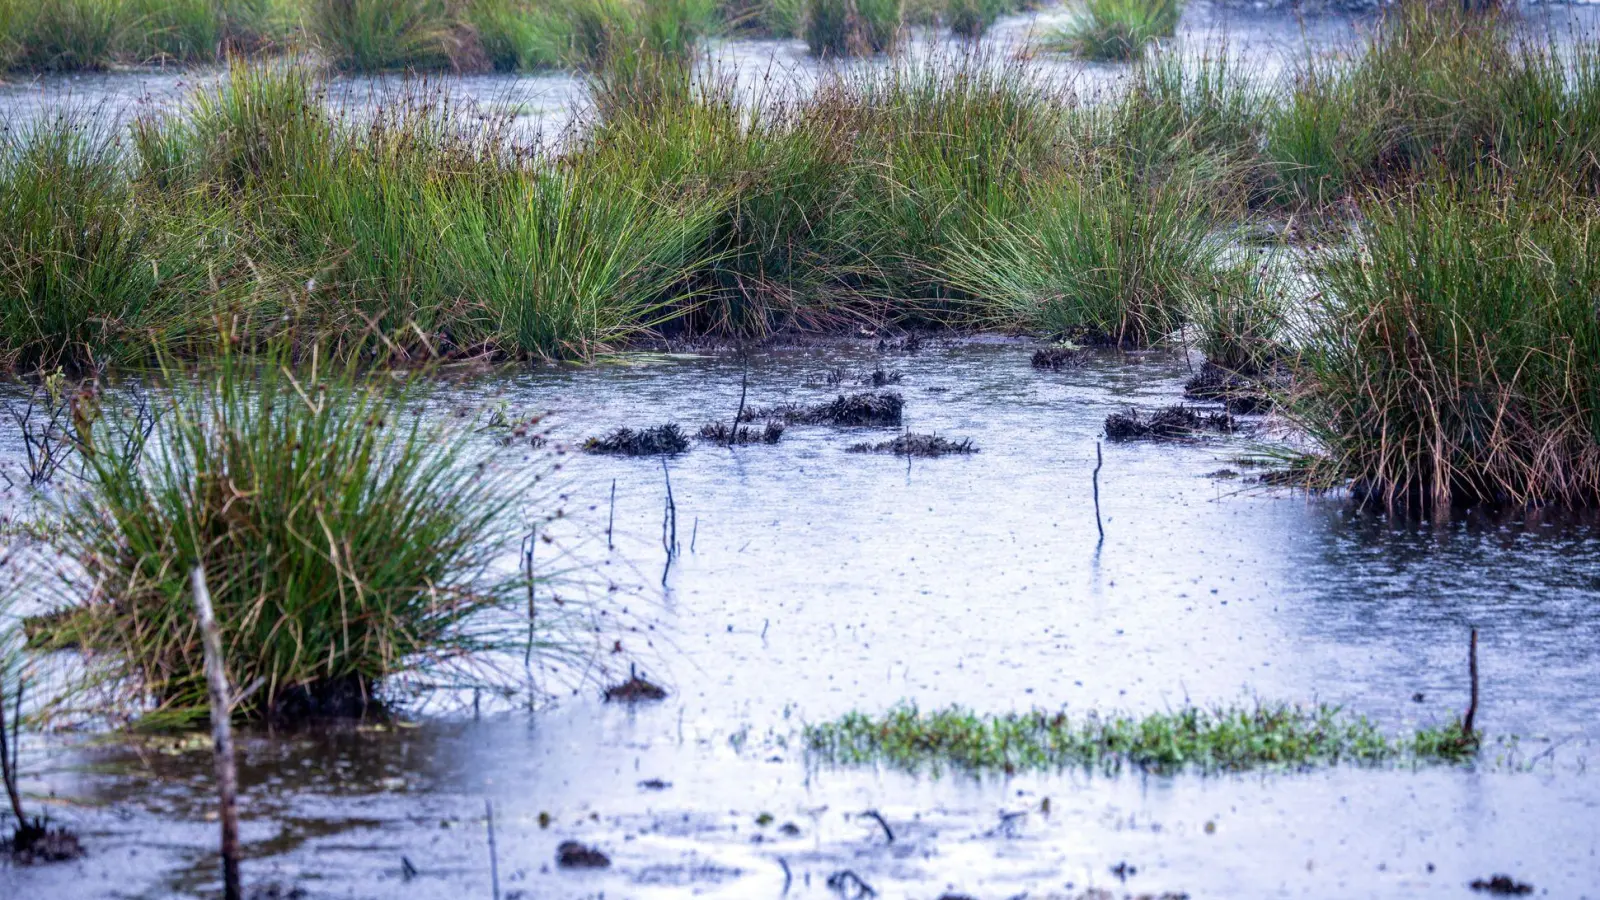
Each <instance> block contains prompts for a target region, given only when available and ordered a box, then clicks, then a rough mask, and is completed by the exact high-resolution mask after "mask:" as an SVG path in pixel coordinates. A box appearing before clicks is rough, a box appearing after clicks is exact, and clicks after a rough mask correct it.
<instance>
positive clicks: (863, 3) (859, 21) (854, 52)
mask: <svg viewBox="0 0 1600 900" xmlns="http://www.w3.org/2000/svg"><path fill="white" fill-rule="evenodd" d="M902 2H903V0H809V3H808V4H807V7H806V17H805V29H804V33H805V40H806V46H807V47H808V48H810V50H811V54H812V55H813V56H819V57H841V56H860V55H864V54H868V53H883V52H886V51H888V50H892V49H894V46H895V43H896V42H897V41H898V40H899V37H900V24H901V15H902Z"/></svg>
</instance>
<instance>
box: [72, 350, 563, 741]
mask: <svg viewBox="0 0 1600 900" xmlns="http://www.w3.org/2000/svg"><path fill="white" fill-rule="evenodd" d="M165 380H166V382H167V383H166V384H165V385H164V386H163V389H162V391H161V393H160V394H159V395H158V397H157V398H156V399H155V400H154V403H153V406H152V409H153V417H152V418H151V419H149V420H147V421H143V422H138V421H127V420H123V419H119V418H118V417H116V416H115V415H113V414H111V413H109V412H108V413H107V414H106V415H103V416H100V417H99V418H98V420H97V421H96V422H95V424H94V426H93V428H92V431H91V434H92V437H91V439H90V445H91V446H92V448H93V449H92V451H86V452H85V454H84V458H85V461H86V464H87V473H86V478H87V481H86V488H85V490H84V491H82V492H81V493H79V494H77V495H74V497H73V498H72V499H71V500H70V502H69V503H68V504H67V506H66V507H65V509H64V510H63V518H62V527H61V534H60V543H61V546H62V548H63V550H64V551H65V552H66V553H67V554H68V555H70V557H71V558H73V559H74V560H76V561H77V563H78V564H79V565H81V566H82V568H83V573H84V576H85V577H84V578H83V579H82V580H75V581H74V584H76V585H78V586H79V587H80V588H81V590H82V593H76V592H75V593H74V594H73V596H71V597H70V598H68V599H69V600H70V605H69V606H68V610H69V612H68V613H67V614H66V615H65V617H64V618H63V619H62V621H61V623H60V624H59V627H58V628H57V629H56V630H55V632H54V640H55V641H57V642H60V643H63V644H70V645H75V646H77V647H79V648H81V650H82V651H83V652H84V653H85V654H87V655H88V656H89V657H90V658H91V659H92V660H93V661H94V664H93V665H92V666H90V667H88V670H87V671H88V672H91V673H93V674H92V675H91V676H88V677H91V678H93V679H94V685H93V686H94V687H97V688H99V689H102V690H105V691H108V692H111V693H113V694H118V695H132V696H131V697H128V698H127V699H130V700H133V701H135V702H134V704H133V705H134V706H135V707H136V708H138V707H141V706H142V707H143V708H144V709H146V710H147V712H148V716H147V717H148V718H150V719H152V720H159V721H163V722H172V721H184V720H188V719H192V718H194V717H199V716H203V715H204V714H205V709H206V703H207V700H206V686H205V679H204V675H203V658H202V657H203V654H202V650H201V641H200V635H199V633H198V629H197V626H196V624H195V619H194V615H193V604H192V599H191V597H190V591H189V584H188V579H189V571H190V569H191V568H192V567H194V566H196V565H199V566H202V567H203V568H204V570H205V574H206V579H207V582H208V584H209V587H210V591H211V595H212V599H213V603H214V605H215V607H216V612H217V619H218V622H219V624H220V626H221V629H222V635H223V647H224V652H225V655H226V659H227V666H228V673H229V677H230V678H231V679H232V680H233V682H234V683H235V684H237V685H238V686H239V687H240V689H241V690H243V689H246V688H251V687H254V688H255V689H256V690H255V693H253V694H250V699H248V700H247V701H246V702H245V706H244V708H242V709H241V713H242V714H245V715H250V716H294V715H297V714H308V713H309V714H317V713H330V712H346V711H349V710H350V709H351V708H352V707H355V708H358V709H359V708H363V707H365V706H366V704H368V703H369V702H375V699H376V697H378V696H379V691H380V690H381V689H382V687H383V686H384V684H385V682H386V680H388V679H391V678H393V677H394V676H397V675H402V674H406V673H413V672H418V671H423V670H439V669H443V670H449V671H455V672H457V673H458V674H461V675H469V676H470V673H472V672H473V671H475V665H476V663H475V660H476V659H478V656H477V654H478V653H480V652H482V651H486V650H491V649H494V648H496V647H500V646H509V645H511V644H512V643H515V644H516V646H517V647H518V649H521V647H522V642H523V641H524V640H532V641H533V646H534V648H535V649H538V648H541V647H545V646H548V645H547V644H546V643H545V639H544V637H542V636H541V637H529V633H528V630H527V626H526V624H525V621H524V620H521V619H518V617H517V616H516V614H515V610H517V609H520V608H521V607H520V604H521V601H522V596H523V593H524V591H525V589H526V588H525V584H524V582H522V581H521V580H519V579H517V578H515V577H508V576H506V575H505V574H503V573H500V572H497V571H496V570H495V569H494V568H493V563H494V562H495V560H497V559H499V558H500V555H501V554H502V553H504V552H505V551H506V548H507V546H509V544H508V543H507V542H508V541H514V540H515V534H514V529H515V527H516V526H515V523H513V522H511V521H510V518H509V514H510V512H511V508H512V504H514V503H516V502H518V498H519V494H520V493H521V492H522V491H523V490H524V489H525V488H526V487H528V486H530V485H531V482H532V479H533V477H534V476H533V475H531V474H525V473H520V472H519V473H517V474H512V473H509V472H506V471H504V470H501V469H500V468H498V467H496V466H495V465H494V464H493V463H491V462H490V461H488V460H487V459H475V458H474V457H473V452H472V451H471V450H469V449H468V446H467V444H466V443H465V442H464V441H463V440H462V436H461V435H460V434H453V433H449V432H448V431H447V427H446V426H441V425H430V424H425V423H424V422H423V420H422V418H421V417H419V416H418V415H417V414H416V411H415V410H414V409H412V408H411V405H412V403H413V401H414V400H416V399H417V398H416V397H415V394H414V391H412V390H411V389H409V388H407V387H405V386H399V387H397V386H396V382H395V381H394V380H393V379H390V378H386V377H381V376H380V377H377V378H376V379H367V378H364V377H360V376H356V375H353V374H351V373H350V372H349V371H348V370H346V369H343V368H332V369H330V368H329V367H328V365H327V364H326V361H325V360H323V361H322V362H321V364H320V365H319V364H318V361H317V359H316V357H313V358H312V360H311V361H310V365H309V366H308V367H304V368H301V367H291V366H290V364H289V360H288V358H287V357H286V356H284V355H283V354H282V353H281V351H280V352H277V353H275V354H274V355H271V356H269V357H268V358H266V359H255V360H250V361H247V360H245V359H242V358H239V357H236V356H234V355H233V354H231V353H224V354H223V355H222V357H221V358H220V359H219V360H218V361H217V363H216V365H215V367H213V368H208V369H206V370H204V371H203V373H202V375H201V376H200V377H199V378H197V379H195V380H190V379H188V378H186V377H183V376H178V375H176V374H174V373H172V372H170V371H169V372H167V373H166V379H165ZM543 634H548V632H545V633H543Z"/></svg>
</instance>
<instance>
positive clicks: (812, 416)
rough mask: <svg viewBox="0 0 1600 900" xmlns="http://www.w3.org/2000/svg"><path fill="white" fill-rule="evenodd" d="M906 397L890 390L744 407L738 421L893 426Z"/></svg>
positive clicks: (897, 421)
mask: <svg viewBox="0 0 1600 900" xmlns="http://www.w3.org/2000/svg"><path fill="white" fill-rule="evenodd" d="M905 407H906V401H905V398H904V397H901V396H900V395H899V394H897V393H895V392H894V391H884V392H882V393H876V394H874V393H863V394H851V395H849V396H845V395H842V394H841V395H840V396H839V397H838V398H837V399H834V400H832V401H829V402H827V403H822V404H818V405H816V406H805V405H801V404H793V403H791V404H782V405H779V406H769V407H766V408H764V409H752V410H746V411H745V413H744V415H743V416H741V417H740V419H739V420H740V421H741V422H755V421H759V420H761V419H777V420H779V421H783V422H788V423H789V424H790V425H840V426H879V427H894V426H898V425H899V424H900V421H901V418H902V417H903V416H904V415H905Z"/></svg>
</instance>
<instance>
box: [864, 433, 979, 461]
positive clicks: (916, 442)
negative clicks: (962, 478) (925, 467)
mask: <svg viewBox="0 0 1600 900" xmlns="http://www.w3.org/2000/svg"><path fill="white" fill-rule="evenodd" d="M845 451H846V452H848V453H893V454H894V455H895V456H921V457H934V456H949V455H951V454H964V453H977V452H978V445H977V444H974V443H973V442H972V441H971V439H969V438H962V439H961V440H959V441H952V440H950V439H948V438H943V437H940V436H939V435H937V434H902V435H900V436H899V437H896V438H895V439H894V440H892V441H880V442H879V443H876V444H874V443H871V442H867V441H864V442H862V443H859V444H852V445H851V446H849V447H846V448H845Z"/></svg>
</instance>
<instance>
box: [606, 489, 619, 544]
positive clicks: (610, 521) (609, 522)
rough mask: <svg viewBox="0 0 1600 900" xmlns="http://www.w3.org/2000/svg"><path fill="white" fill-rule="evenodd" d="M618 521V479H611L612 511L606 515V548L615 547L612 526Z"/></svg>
mask: <svg viewBox="0 0 1600 900" xmlns="http://www.w3.org/2000/svg"><path fill="white" fill-rule="evenodd" d="M616 523H617V480H616V479H615V478H613V479H611V512H610V514H608V515H607V516H606V549H607V550H613V549H615V548H614V547H613V546H612V544H611V526H613V525H615V524H616Z"/></svg>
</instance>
